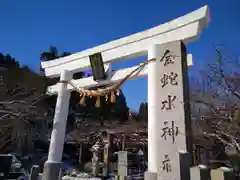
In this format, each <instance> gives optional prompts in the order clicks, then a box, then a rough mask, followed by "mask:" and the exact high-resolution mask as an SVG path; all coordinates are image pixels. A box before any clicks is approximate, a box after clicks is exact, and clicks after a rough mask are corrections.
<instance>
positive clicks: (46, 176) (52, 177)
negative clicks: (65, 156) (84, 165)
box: [43, 161, 62, 180]
mask: <svg viewBox="0 0 240 180" xmlns="http://www.w3.org/2000/svg"><path fill="white" fill-rule="evenodd" d="M61 167H62V162H51V161H46V162H45V163H44V169H43V180H59V175H60V170H61Z"/></svg>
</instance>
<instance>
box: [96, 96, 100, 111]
mask: <svg viewBox="0 0 240 180" xmlns="http://www.w3.org/2000/svg"><path fill="white" fill-rule="evenodd" d="M100 106H101V96H97V97H96V104H95V107H96V108H100Z"/></svg>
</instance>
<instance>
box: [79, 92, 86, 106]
mask: <svg viewBox="0 0 240 180" xmlns="http://www.w3.org/2000/svg"><path fill="white" fill-rule="evenodd" d="M80 104H81V105H83V106H85V105H86V95H85V93H83V94H82V96H80Z"/></svg>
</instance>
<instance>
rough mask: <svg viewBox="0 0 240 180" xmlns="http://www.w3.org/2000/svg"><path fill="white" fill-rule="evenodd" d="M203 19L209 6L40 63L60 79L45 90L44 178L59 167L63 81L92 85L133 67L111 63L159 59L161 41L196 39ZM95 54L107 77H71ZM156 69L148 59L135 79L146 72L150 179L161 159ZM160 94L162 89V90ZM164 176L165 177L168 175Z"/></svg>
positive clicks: (66, 88) (65, 98) (66, 95)
mask: <svg viewBox="0 0 240 180" xmlns="http://www.w3.org/2000/svg"><path fill="white" fill-rule="evenodd" d="M209 20H210V15H209V8H208V6H203V7H201V8H200V9H197V10H195V11H193V12H191V13H189V14H187V15H185V16H182V17H179V18H177V19H174V20H172V21H169V22H167V23H164V24H162V25H159V26H156V27H154V28H151V29H148V30H146V31H143V32H139V33H136V34H133V35H130V36H127V37H124V38H121V39H118V40H115V41H111V42H109V43H106V44H103V45H100V46H97V47H94V48H90V49H87V50H84V51H81V52H78V53H75V54H72V55H69V56H66V57H63V58H59V59H55V60H52V61H46V62H41V66H42V68H43V69H44V70H45V75H46V76H47V77H49V78H54V77H59V76H60V79H61V81H60V83H58V84H56V85H53V86H50V87H48V92H47V93H48V94H50V95H51V94H58V98H57V103H56V109H55V116H54V122H53V130H52V135H51V142H50V148H49V155H48V160H47V161H46V163H45V166H44V176H43V178H44V180H57V178H58V172H59V169H60V166H61V161H62V152H63V144H64V140H65V131H66V121H67V115H68V106H69V100H70V92H71V91H72V90H73V87H72V86H70V85H68V84H67V82H69V81H71V82H72V83H73V84H76V85H77V86H78V87H81V88H90V87H97V86H101V85H104V84H112V83H114V82H117V81H119V80H121V79H123V78H124V77H125V76H126V75H127V74H129V73H130V72H131V71H132V70H133V69H135V68H136V66H134V67H130V68H125V69H120V70H117V71H112V70H111V64H110V63H111V62H114V61H119V60H127V59H131V58H136V57H140V56H145V55H148V58H149V59H150V58H156V59H159V58H160V55H161V56H162V53H163V52H162V49H161V48H162V47H165V46H164V44H171V43H172V42H177V41H182V42H183V43H184V44H185V45H186V44H188V43H190V42H192V41H195V40H197V39H198V38H199V35H200V32H201V30H202V29H203V28H206V27H207V26H208V24H209ZM162 45H163V46H162ZM173 46H174V47H175V48H176V49H178V50H179V48H180V46H178V45H176V44H175V43H173ZM166 47H167V45H166ZM170 49H171V48H170ZM178 50H177V52H178ZM95 53H101V55H102V57H103V62H104V63H105V69H106V70H107V71H108V72H107V74H108V79H107V80H104V81H100V82H99V81H98V82H96V81H94V80H93V77H85V78H81V79H77V80H73V79H72V75H73V73H76V72H80V71H85V70H87V69H89V68H90V66H91V65H90V60H89V56H90V55H92V54H95ZM186 59H187V64H188V66H190V65H192V55H191V54H188V55H187V58H186ZM186 59H185V60H186ZM179 65H181V64H179ZM158 67H159V65H158V64H157V62H155V61H154V62H151V63H149V64H148V65H147V66H146V67H144V68H143V70H142V71H141V72H140V73H139V74H138V75H137V76H138V77H143V76H148V104H149V105H148V116H149V117H148V176H147V177H146V178H148V179H156V177H157V176H156V174H157V173H158V174H159V172H160V170H159V166H160V164H161V162H159V143H162V142H163V141H159V132H160V130H161V129H162V125H160V124H159V121H160V120H161V119H159V118H161V112H160V109H161V104H160V102H159V100H160V98H162V97H163V96H162V95H161V94H160V93H159V91H158V90H159V85H157V83H156V82H158V80H159V79H158V78H160V75H163V72H160V71H165V70H164V69H163V68H158ZM175 68H176V67H175ZM161 92H165V90H164V91H161ZM163 114H164V112H163ZM165 125H166V124H165ZM176 141H177V139H176ZM182 142H185V141H182ZM178 145H179V144H178V143H177V145H175V146H174V148H176V149H177V148H178V147H177V146H178ZM162 146H164V145H162ZM169 147H170V146H169ZM163 150H164V149H163ZM161 152H163V151H161ZM166 177H168V178H170V176H169V175H167V176H166ZM161 178H162V177H161V176H159V179H160V180H161ZM169 180H170V179H169Z"/></svg>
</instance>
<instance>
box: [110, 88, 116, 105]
mask: <svg viewBox="0 0 240 180" xmlns="http://www.w3.org/2000/svg"><path fill="white" fill-rule="evenodd" d="M110 102H111V103H115V102H116V95H115V91H114V90H112V91H111V97H110Z"/></svg>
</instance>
